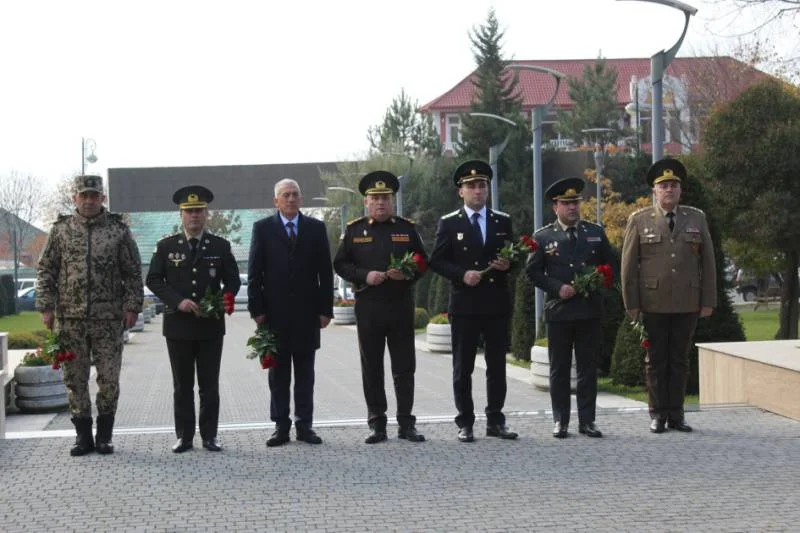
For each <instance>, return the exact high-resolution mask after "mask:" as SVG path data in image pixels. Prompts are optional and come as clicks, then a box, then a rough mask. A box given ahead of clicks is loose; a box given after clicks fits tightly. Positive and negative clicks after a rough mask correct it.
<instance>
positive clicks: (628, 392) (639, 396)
mask: <svg viewBox="0 0 800 533" xmlns="http://www.w3.org/2000/svg"><path fill="white" fill-rule="evenodd" d="M597 391H598V392H607V393H610V394H616V395H617V396H624V397H625V398H629V399H631V400H637V401H640V402H644V403H647V391H646V390H645V388H644V387H628V386H626V385H614V384H613V383H611V378H598V380H597ZM699 401H700V399H699V397H698V396H697V394H687V395H686V399H685V400H684V403H686V404H688V405H697V404H698V403H699Z"/></svg>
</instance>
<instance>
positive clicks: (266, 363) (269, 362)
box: [261, 353, 278, 370]
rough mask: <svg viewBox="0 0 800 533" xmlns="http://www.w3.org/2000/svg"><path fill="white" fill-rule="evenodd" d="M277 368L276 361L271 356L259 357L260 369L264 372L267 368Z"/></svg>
mask: <svg viewBox="0 0 800 533" xmlns="http://www.w3.org/2000/svg"><path fill="white" fill-rule="evenodd" d="M277 366H278V361H276V360H275V358H274V357H273V356H272V354H269V353H267V354H264V355H262V356H261V368H263V369H264V370H266V369H268V368H275V367H277Z"/></svg>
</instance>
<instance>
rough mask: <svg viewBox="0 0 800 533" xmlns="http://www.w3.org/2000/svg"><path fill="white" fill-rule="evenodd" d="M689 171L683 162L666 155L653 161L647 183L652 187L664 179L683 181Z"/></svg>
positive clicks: (648, 172)
mask: <svg viewBox="0 0 800 533" xmlns="http://www.w3.org/2000/svg"><path fill="white" fill-rule="evenodd" d="M686 176H687V172H686V167H685V166H683V163H681V162H680V161H678V160H677V159H672V158H671V157H666V158H664V159H660V160H658V161H656V162H655V163H653V165H652V166H651V167H650V170H648V171H647V184H648V185H650V186H651V187H653V186H655V185H658V184H659V183H661V182H664V181H677V182H679V183H680V182H681V181H683V180H685V179H686Z"/></svg>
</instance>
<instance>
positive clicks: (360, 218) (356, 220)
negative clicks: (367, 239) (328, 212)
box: [347, 216, 367, 226]
mask: <svg viewBox="0 0 800 533" xmlns="http://www.w3.org/2000/svg"><path fill="white" fill-rule="evenodd" d="M366 219H367V217H365V216H364V217H359V218H356V219H353V220H351V221H350V222H348V223H347V225H348V226H349V225H350V224H355V223H356V222H361V221H362V220H366Z"/></svg>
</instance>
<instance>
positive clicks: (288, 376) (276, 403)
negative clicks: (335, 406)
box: [269, 351, 316, 431]
mask: <svg viewBox="0 0 800 533" xmlns="http://www.w3.org/2000/svg"><path fill="white" fill-rule="evenodd" d="M315 355H316V352H315V351H311V352H284V353H280V354H278V366H277V367H274V368H270V369H269V391H270V400H269V414H270V418H271V419H272V421H273V422H275V426H276V427H277V429H278V430H280V431H289V428H290V427H292V420H291V418H290V417H289V399H290V396H291V381H292V366H294V415H295V427H296V428H297V429H298V430H306V429H311V425H312V422H313V418H314V357H315Z"/></svg>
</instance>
